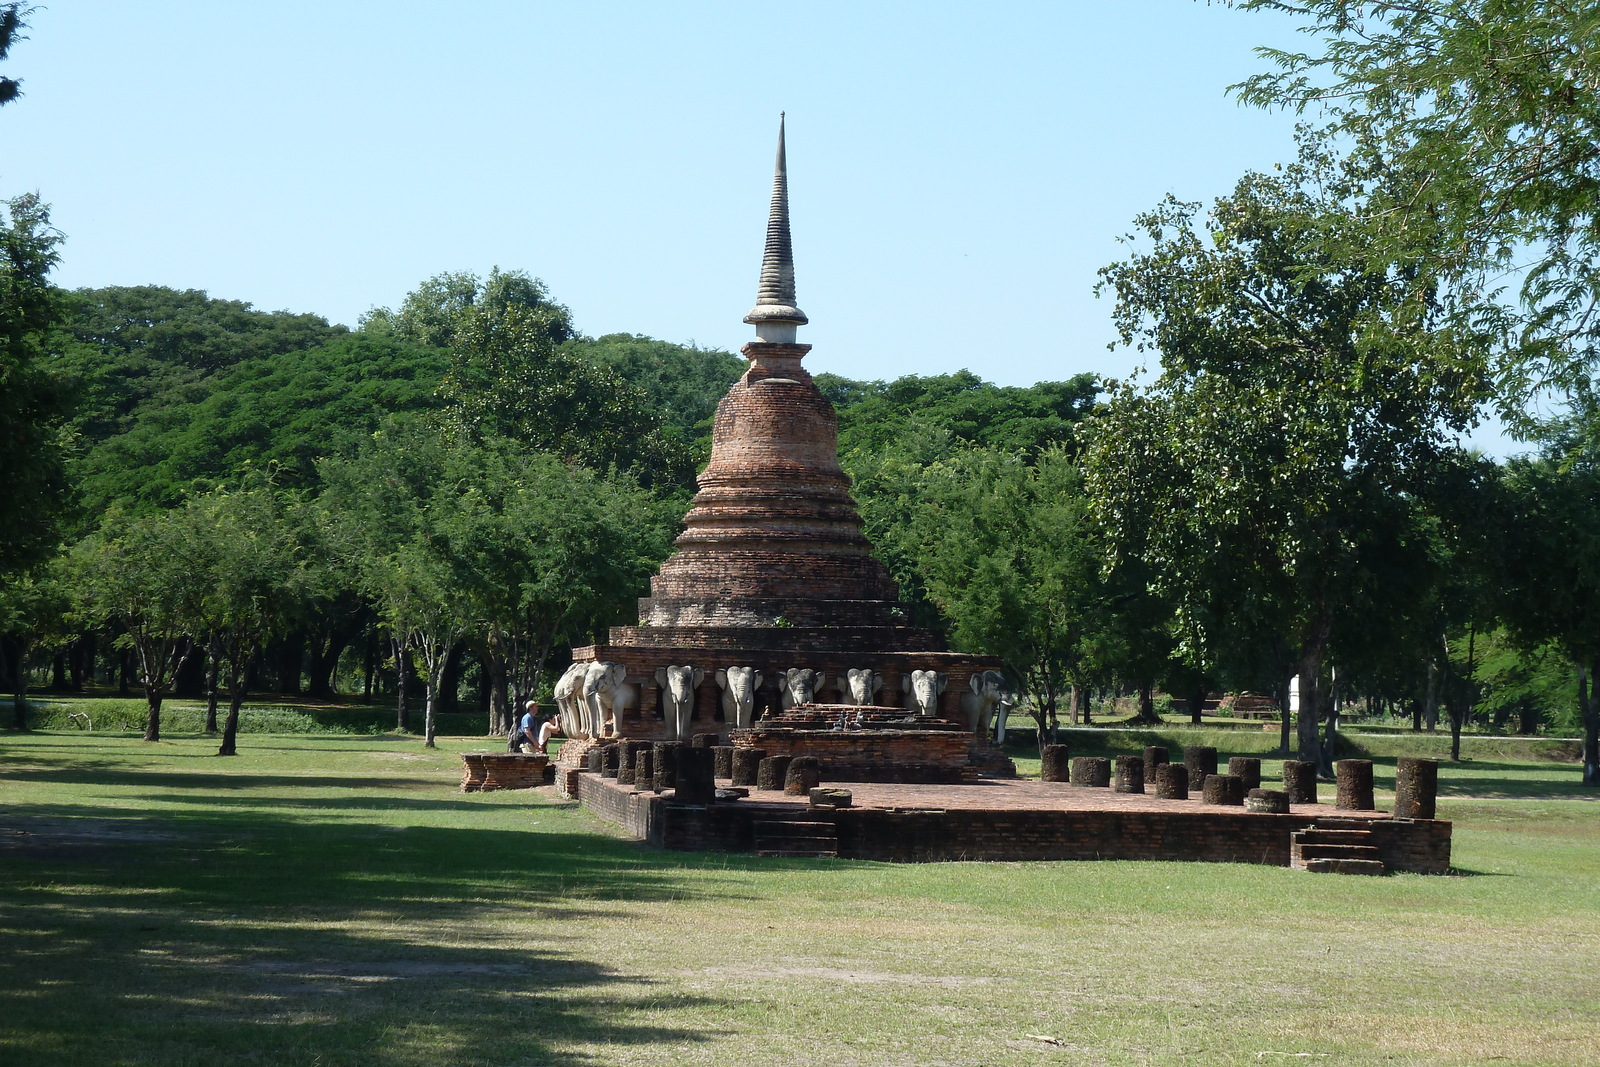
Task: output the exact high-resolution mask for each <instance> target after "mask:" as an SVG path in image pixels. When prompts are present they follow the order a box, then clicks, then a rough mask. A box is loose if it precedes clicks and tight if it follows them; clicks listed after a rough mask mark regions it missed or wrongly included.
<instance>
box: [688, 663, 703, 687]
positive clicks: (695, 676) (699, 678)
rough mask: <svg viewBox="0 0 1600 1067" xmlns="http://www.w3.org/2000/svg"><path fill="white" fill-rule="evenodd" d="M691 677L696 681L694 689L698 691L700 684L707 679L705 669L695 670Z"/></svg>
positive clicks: (698, 668) (697, 668)
mask: <svg viewBox="0 0 1600 1067" xmlns="http://www.w3.org/2000/svg"><path fill="white" fill-rule="evenodd" d="M689 677H690V678H692V679H694V687H695V688H696V689H699V688H700V683H701V682H703V681H705V678H706V672H705V668H703V667H696V668H694V672H693V673H692V674H690V675H689Z"/></svg>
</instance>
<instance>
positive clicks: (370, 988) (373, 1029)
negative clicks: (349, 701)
mask: <svg viewBox="0 0 1600 1067" xmlns="http://www.w3.org/2000/svg"><path fill="white" fill-rule="evenodd" d="M107 815H108V812H107V810H106V809H104V808H96V807H91V806H87V805H84V806H75V805H69V804H56V805H34V806H26V805H24V806H17V805H11V806H9V807H8V808H7V809H6V810H5V812H4V813H3V816H0V824H3V825H4V830H5V831H6V832H5V833H3V834H0V944H3V946H4V950H3V951H0V997H4V999H5V1002H6V1003H7V1004H8V1019H7V1026H6V1028H5V1030H4V1031H0V1059H6V1060H8V1061H9V1062H17V1063H24V1062H25V1063H30V1064H56V1063H61V1064H67V1063H72V1064H82V1063H116V1062H141V1063H143V1062H160V1063H196V1064H199V1063H215V1062H219V1061H220V1062H260V1063H274V1064H276V1063H302V1062H313V1061H315V1062H317V1063H320V1064H324V1065H329V1067H332V1065H336V1064H375V1065H378V1067H388V1065H394V1067H398V1065H401V1064H412V1063H419V1062H438V1063H450V1064H452V1065H455V1064H477V1063H482V1064H488V1063H495V1064H499V1063H539V1064H552V1065H558V1067H559V1065H566V1064H572V1065H577V1064H580V1063H588V1062H592V1059H593V1053H595V1052H596V1051H597V1050H599V1049H603V1048H604V1047H605V1046H607V1045H631V1044H644V1043H668V1044H679V1045H682V1044H685V1043H690V1042H695V1041H701V1040H705V1039H706V1037H705V1035H702V1034H700V1033H698V1032H696V1031H695V1030H693V1029H692V1028H687V1027H675V1026H669V1025H641V1024H639V1023H638V1022H637V1021H636V1020H637V1018H639V1016H635V1015H631V1014H630V1013H629V1012H628V1011H623V1012H621V1013H618V1012H617V1011H616V1010H615V1006H616V1005H617V1004H619V1003H620V1004H624V1005H626V1004H633V1003H637V1002H641V1001H644V1000H648V1002H649V1005H650V1010H651V1011H652V1012H653V1013H656V1014H654V1015H652V1016H650V1017H651V1018H659V1012H660V1009H661V1007H662V1006H663V1004H665V1005H666V1006H667V1007H669V1008H673V1007H682V1008H684V1009H690V1010H693V1011H694V1014H696V1015H697V1016H700V1017H703V1016H704V1015H705V1014H706V1011H707V1010H709V1009H711V1008H714V1007H715V1006H716V1002H714V1001H712V1000H709V999H706V998H699V997H693V996H686V995H681V994H679V993H675V991H674V990H673V989H672V988H670V986H667V985H664V984H658V983H657V981H656V979H654V978H652V977H651V976H649V975H647V974H643V973H640V972H641V971H642V970H643V969H644V968H643V967H642V966H641V967H630V966H628V965H627V962H626V961H625V960H617V961H612V960H603V959H595V958H584V957H585V950H586V948H587V942H586V940H585V939H584V937H583V930H584V928H585V927H584V923H585V921H586V920H594V921H603V920H607V919H610V920H617V919H631V920H635V921H636V920H637V911H636V909H631V908H626V907H623V904H624V902H627V903H635V902H640V901H644V902H661V903H663V904H665V903H666V902H668V901H677V900H683V899H686V898H694V897H695V896H697V895H703V892H702V891H700V890H697V887H696V884H695V882H694V881H693V880H692V879H688V878H685V877H684V872H685V869H686V868H688V867H691V866H693V865H694V861H692V860H689V858H688V857H677V856H674V857H671V858H670V859H667V858H665V857H662V856H661V854H659V853H652V852H648V851H647V850H645V849H644V848H643V847H642V846H639V845H636V844H634V843H632V842H624V841H618V840H615V839H611V838H606V837H601V836H591V835H586V834H573V833H547V834H545V833H537V832H516V831H506V830H480V829H455V828H448V827H401V828H395V827H381V826H371V825H365V824H359V823H356V824H348V823H345V824H339V823H327V822H318V821H314V820H307V821H301V820H296V819H294V818H293V817H292V816H291V817H285V816H283V815H281V814H279V815H270V814H266V813H262V812H256V811H251V812H247V813H245V812H241V813H239V814H237V815H233V816H229V815H222V816H220V817H217V816H209V815H199V814H196V815H190V814H184V813H173V814H166V813H164V814H163V815H162V816H161V817H160V818H149V817H138V816H133V817H126V818H122V817H109V818H108V817H107ZM118 823H125V824H128V825H127V826H126V827H124V829H122V830H121V831H119V830H117V829H116V827H115V824H118ZM18 842H21V844H20V845H19V844H18ZM686 860H688V861H689V862H685V861H686ZM541 939H542V940H543V941H544V943H543V944H539V943H533V942H535V941H537V940H541ZM590 955H591V956H592V955H594V954H593V953H592V952H591V953H590ZM640 963H641V964H642V963H643V961H642V960H641V961H640ZM630 1020H633V1021H630ZM585 1049H587V1050H588V1052H587V1053H586V1052H585V1051H584V1050H585ZM7 1052H9V1055H7V1054H6V1053H7Z"/></svg>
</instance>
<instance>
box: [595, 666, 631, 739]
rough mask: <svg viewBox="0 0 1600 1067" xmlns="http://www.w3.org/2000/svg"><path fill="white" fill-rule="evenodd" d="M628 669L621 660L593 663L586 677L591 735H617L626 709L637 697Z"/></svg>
mask: <svg viewBox="0 0 1600 1067" xmlns="http://www.w3.org/2000/svg"><path fill="white" fill-rule="evenodd" d="M627 677H628V668H627V667H626V666H625V665H623V664H621V663H591V664H589V669H588V671H586V672H585V673H584V676H583V704H584V707H585V709H586V712H587V718H588V724H587V725H588V730H589V736H590V737H605V736H608V732H607V728H608V727H609V728H610V729H609V736H612V737H615V736H616V735H617V732H618V727H619V725H620V724H621V722H622V716H623V713H624V711H626V710H627V708H629V707H630V706H632V704H633V702H634V699H635V691H634V687H633V686H631V685H629V684H628V683H627Z"/></svg>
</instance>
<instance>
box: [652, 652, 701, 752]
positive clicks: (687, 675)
mask: <svg viewBox="0 0 1600 1067" xmlns="http://www.w3.org/2000/svg"><path fill="white" fill-rule="evenodd" d="M705 676H706V672H705V671H703V670H701V669H700V668H699V667H657V668H656V684H657V685H659V686H660V687H661V715H662V718H664V719H665V720H666V722H667V738H668V739H669V740H672V741H686V740H688V739H689V729H690V723H691V722H692V721H693V720H694V692H695V690H696V689H698V688H700V683H701V681H702V680H704V678H705Z"/></svg>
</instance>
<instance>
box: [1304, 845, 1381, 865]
mask: <svg viewBox="0 0 1600 1067" xmlns="http://www.w3.org/2000/svg"><path fill="white" fill-rule="evenodd" d="M1290 851H1291V854H1292V855H1298V856H1299V857H1300V859H1301V860H1302V861H1309V860H1376V859H1379V858H1380V856H1381V853H1379V852H1378V847H1377V846H1376V845H1324V844H1321V843H1320V842H1318V843H1310V844H1295V845H1291V846H1290Z"/></svg>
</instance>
